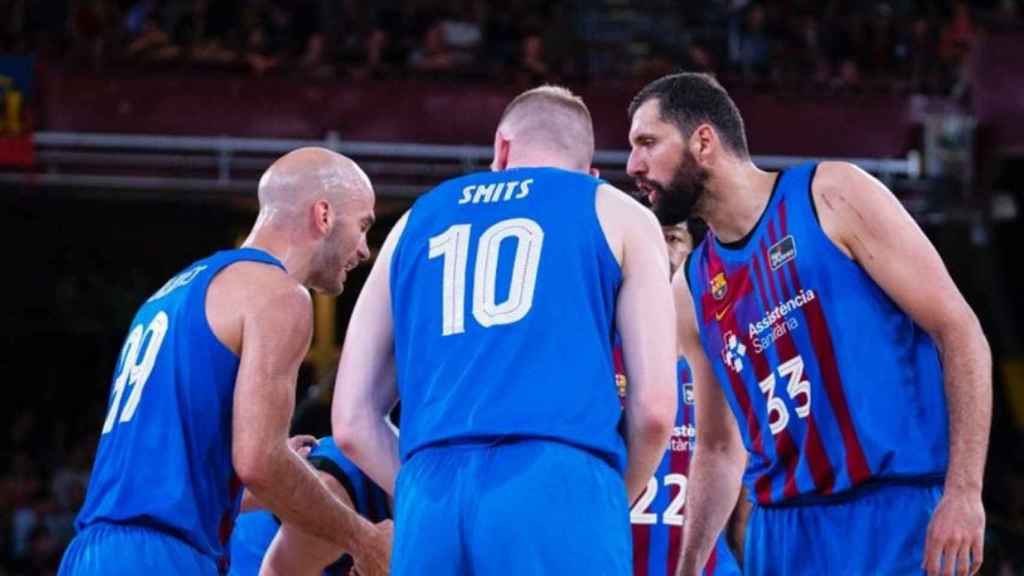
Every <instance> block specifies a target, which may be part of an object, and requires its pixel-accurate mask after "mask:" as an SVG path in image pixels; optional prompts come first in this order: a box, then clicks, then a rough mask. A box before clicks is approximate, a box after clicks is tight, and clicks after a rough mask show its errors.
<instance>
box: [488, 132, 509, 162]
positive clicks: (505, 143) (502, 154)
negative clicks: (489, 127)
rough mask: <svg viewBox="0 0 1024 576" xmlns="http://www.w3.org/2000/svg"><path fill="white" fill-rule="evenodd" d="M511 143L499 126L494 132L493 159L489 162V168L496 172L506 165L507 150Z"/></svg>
mask: <svg viewBox="0 0 1024 576" xmlns="http://www.w3.org/2000/svg"><path fill="white" fill-rule="evenodd" d="M511 144H512V143H511V142H510V141H509V139H508V138H506V137H505V134H504V133H503V132H502V130H501V128H498V130H496V131H495V132H494V160H493V161H492V162H491V170H494V171H495V172H497V171H498V170H504V169H505V168H507V167H508V151H509V149H510V148H511Z"/></svg>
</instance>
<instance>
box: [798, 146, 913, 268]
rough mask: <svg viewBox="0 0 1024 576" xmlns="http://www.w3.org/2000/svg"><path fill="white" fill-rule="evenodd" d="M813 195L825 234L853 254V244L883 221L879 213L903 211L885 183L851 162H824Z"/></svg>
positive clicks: (815, 177)
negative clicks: (866, 231) (867, 229)
mask: <svg viewBox="0 0 1024 576" xmlns="http://www.w3.org/2000/svg"><path fill="white" fill-rule="evenodd" d="M811 194H812V196H813V200H814V207H815V210H816V211H817V213H818V220H819V221H820V223H821V227H822V229H823V230H824V231H825V234H826V235H827V236H828V237H829V239H830V240H832V242H833V243H834V244H835V245H836V246H837V247H838V248H839V249H840V250H842V251H843V252H844V253H846V255H847V256H850V257H853V256H852V249H851V248H852V247H851V243H853V242H855V241H856V239H857V237H858V236H859V235H861V234H862V233H863V231H864V230H865V229H866V228H871V227H875V226H877V225H878V224H879V219H878V215H879V213H884V212H889V211H896V212H902V211H903V210H902V206H901V205H900V204H899V201H898V200H897V199H896V197H895V196H893V194H892V192H890V191H889V189H888V188H886V187H885V185H884V184H882V183H881V182H879V181H878V179H876V178H875V177H874V176H872V175H870V174H868V173H867V172H865V171H864V170H863V169H862V168H860V167H859V166H856V165H854V164H851V163H849V162H822V163H820V164H819V165H818V169H817V171H816V172H815V175H814V181H813V182H812V184H811Z"/></svg>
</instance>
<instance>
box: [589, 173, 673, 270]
mask: <svg viewBox="0 0 1024 576" xmlns="http://www.w3.org/2000/svg"><path fill="white" fill-rule="evenodd" d="M594 202H595V205H596V206H595V209H596V211H597V219H598V222H600V224H601V229H602V230H603V231H604V235H605V238H606V239H607V240H608V246H609V247H610V248H611V250H612V253H613V254H614V255H615V259H616V260H617V261H618V263H619V265H620V266H622V265H623V264H624V263H625V254H626V252H627V249H626V247H627V245H628V244H630V243H634V242H637V241H644V240H648V241H650V240H653V239H654V238H655V237H658V238H660V237H661V228H660V227H659V226H658V220H657V218H655V217H654V214H653V213H652V212H651V211H650V210H648V209H647V208H646V207H644V206H642V205H641V204H640V203H639V202H637V201H636V200H634V199H633V198H631V197H630V196H629V195H627V194H626V193H625V192H623V191H622V190H619V189H618V188H616V187H614V186H612V185H610V184H602V185H600V186H598V188H597V194H596V199H595V201H594Z"/></svg>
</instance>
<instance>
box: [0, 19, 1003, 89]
mask: <svg viewBox="0 0 1024 576" xmlns="http://www.w3.org/2000/svg"><path fill="white" fill-rule="evenodd" d="M1020 1H1021V0H989V1H974V2H964V1H960V0H946V1H927V0H889V1H881V2H875V1H855V0H825V1H812V0H777V1H773V2H758V1H752V0H693V1H687V2H676V1H673V0H633V1H623V0H554V1H549V0H505V1H503V2H496V1H494V0H376V1H373V2H367V1H364V0H34V1H32V2H29V1H28V0H0V14H10V16H11V17H10V18H8V19H6V20H0V52H14V53H26V52H36V53H40V54H42V55H44V56H45V57H47V58H53V59H59V60H63V61H65V62H67V63H69V64H74V65H77V66H83V67H89V68H105V67H106V68H109V67H119V66H133V65H141V66H144V67H145V69H147V70H149V69H152V68H153V67H155V66H165V67H170V68H181V67H187V68H189V69H207V70H216V71H234V72H237V73H249V74H256V75H264V74H274V75H299V76H306V77H313V78H365V77H394V76H407V75H424V76H429V77H432V78H453V77H454V78H482V79H488V80H497V81H517V80H521V81H529V82H538V81H562V82H577V81H583V82H587V81H589V82H599V81H603V80H606V79H608V78H630V77H640V78H648V77H652V76H656V75H659V74H662V73H665V72H668V71H672V70H677V69H680V68H685V69H690V70H703V71H708V72H715V73H717V74H719V75H720V76H723V77H726V80H727V81H728V82H729V83H733V84H734V83H737V82H740V83H747V84H752V85H755V86H758V87H761V86H764V87H777V88H780V89H797V90H802V89H808V90H811V89H812V90H816V91H822V90H823V89H824V90H840V91H879V90H881V91H899V92H908V91H913V92H925V93H937V92H943V93H945V92H948V91H951V90H953V91H955V90H956V89H957V86H958V84H961V83H962V82H963V76H964V74H965V70H966V68H967V64H968V62H969V54H970V50H971V47H972V45H973V44H974V43H975V41H976V39H977V38H978V37H979V36H980V35H983V34H987V33H993V32H999V31H1001V30H1005V29H1018V28H1020V27H1021V26H1022V19H1021V14H1020V11H1021V8H1020Z"/></svg>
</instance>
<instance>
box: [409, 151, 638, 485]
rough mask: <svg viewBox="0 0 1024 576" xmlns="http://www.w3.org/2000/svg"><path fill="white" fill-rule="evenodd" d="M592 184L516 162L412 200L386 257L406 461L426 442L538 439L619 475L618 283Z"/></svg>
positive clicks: (574, 175) (622, 454)
mask: <svg viewBox="0 0 1024 576" xmlns="http://www.w3.org/2000/svg"><path fill="white" fill-rule="evenodd" d="M600 184H601V181H600V180H598V179H596V178H592V177H590V176H588V175H586V174H582V173H576V172H569V171H565V170H559V169H554V168H516V169H511V170H506V171H502V172H485V173H477V174H471V175H468V176H464V177H461V178H456V179H453V180H449V181H447V182H445V183H443V184H441V185H440V186H438V187H437V188H435V189H434V190H432V191H431V192H429V193H428V194H426V195H424V196H422V197H421V198H420V199H419V200H417V202H416V204H415V205H414V206H413V208H412V210H411V211H410V213H409V216H408V221H407V224H406V227H405V230H404V232H403V233H402V236H401V239H400V240H399V242H398V244H397V246H396V248H395V252H394V255H393V259H392V263H391V299H392V313H393V316H394V325H395V358H396V367H397V375H398V389H399V394H400V396H401V398H402V416H401V429H402V434H401V438H400V441H399V448H400V453H401V457H402V459H403V461H406V460H408V458H409V456H410V455H412V454H413V453H414V452H416V451H417V450H419V449H421V448H424V447H426V446H430V445H436V444H443V443H459V442H489V441H492V440H494V439H498V438H507V437H533V438H548V439H551V440H555V441H560V442H564V443H567V444H571V445H574V446H578V447H581V448H583V449H586V450H589V451H591V452H593V453H595V454H597V455H598V456H600V457H602V458H604V459H606V460H607V461H608V462H609V463H611V465H613V466H614V467H615V468H616V469H618V470H622V469H623V468H624V463H625V447H624V443H623V440H622V437H621V436H620V435H619V434H618V432H617V431H616V426H617V424H618V422H619V418H620V415H621V410H620V407H619V401H618V398H617V395H616V389H615V372H614V369H613V367H612V360H611V356H612V355H611V341H612V331H613V322H614V318H615V314H614V312H615V300H616V295H617V290H618V287H619V284H620V283H621V278H622V276H621V272H620V270H619V266H618V263H617V262H616V260H615V257H614V255H613V254H612V252H611V249H610V248H609V246H608V242H607V239H606V238H605V235H604V232H603V230H602V229H601V226H600V223H599V222H598V218H597V212H596V209H595V192H596V190H597V188H598V186H599V185H600Z"/></svg>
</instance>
